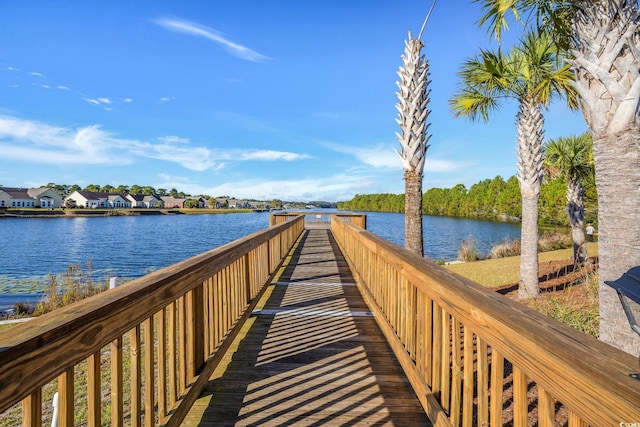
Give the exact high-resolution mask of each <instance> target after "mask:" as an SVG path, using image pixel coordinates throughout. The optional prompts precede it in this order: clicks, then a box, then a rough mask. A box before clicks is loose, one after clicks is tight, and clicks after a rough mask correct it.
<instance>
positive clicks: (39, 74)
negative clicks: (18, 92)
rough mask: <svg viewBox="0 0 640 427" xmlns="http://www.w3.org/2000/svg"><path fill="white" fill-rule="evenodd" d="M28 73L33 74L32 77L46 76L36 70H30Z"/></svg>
mask: <svg viewBox="0 0 640 427" xmlns="http://www.w3.org/2000/svg"><path fill="white" fill-rule="evenodd" d="M29 75H31V76H34V77H41V78H43V79H44V78H46V77H45V76H44V74H42V73H38V72H36V71H32V72H30V73H29Z"/></svg>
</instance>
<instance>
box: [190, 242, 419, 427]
mask: <svg viewBox="0 0 640 427" xmlns="http://www.w3.org/2000/svg"><path fill="white" fill-rule="evenodd" d="M287 259H289V261H290V262H289V263H288V264H287V265H284V266H283V267H282V268H281V273H280V274H279V276H278V277H276V279H275V280H274V282H275V283H274V284H273V285H271V286H270V287H269V289H268V293H267V294H265V296H264V297H263V299H262V300H261V302H260V304H259V306H258V307H257V309H256V310H254V314H253V316H252V317H251V318H250V319H249V321H248V322H247V325H246V326H245V327H244V330H243V333H242V334H240V335H239V336H238V337H237V339H236V340H234V343H233V348H231V349H230V350H229V351H228V352H227V355H226V356H225V360H224V363H223V364H221V366H220V367H219V369H218V370H216V371H215V372H214V373H213V374H212V375H211V376H210V378H209V380H208V381H207V385H206V387H205V389H204V392H203V394H202V395H201V397H200V399H198V401H197V402H196V403H195V404H194V406H193V408H192V410H191V412H190V413H189V415H187V417H186V419H185V422H184V425H185V426H191V425H193V426H195V425H197V426H207V425H212V426H213V425H215V426H227V425H264V426H277V425H291V424H295V423H299V424H301V425H328V426H329V425H405V426H408V425H411V426H414V425H415V426H419V425H431V423H430V421H429V420H428V419H427V417H426V416H425V414H424V412H423V410H422V408H421V405H420V403H419V401H418V399H417V397H416V396H415V394H414V393H413V391H412V390H411V387H410V385H409V384H408V382H407V380H406V378H405V376H404V374H403V372H402V370H401V368H400V365H399V363H398V362H397V361H396V359H395V357H394V355H393V352H392V351H391V349H390V348H389V346H388V345H387V344H386V340H385V338H384V336H383V334H382V333H381V331H380V329H379V328H378V326H377V325H376V322H375V319H374V318H373V317H372V316H371V314H370V312H369V309H368V307H367V305H366V303H365V302H364V300H363V299H362V297H361V296H360V293H359V291H358V288H357V287H356V286H355V285H354V280H353V277H351V274H350V272H349V268H348V266H347V264H346V262H345V260H344V259H343V258H342V256H341V254H340V252H339V251H338V249H337V246H336V244H335V242H334V241H333V239H332V238H331V235H330V233H329V232H328V231H327V230H320V229H313V230H308V231H306V232H305V234H304V235H303V237H302V240H301V244H300V245H298V246H297V247H296V248H295V250H294V251H293V253H291V254H290V255H289V256H288V257H287ZM225 342H226V340H225Z"/></svg>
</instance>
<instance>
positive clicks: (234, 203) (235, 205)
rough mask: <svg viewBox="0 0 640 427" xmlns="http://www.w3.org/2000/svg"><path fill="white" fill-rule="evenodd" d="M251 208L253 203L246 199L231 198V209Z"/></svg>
mask: <svg viewBox="0 0 640 427" xmlns="http://www.w3.org/2000/svg"><path fill="white" fill-rule="evenodd" d="M250 208H251V204H250V203H249V202H247V201H246V200H236V199H230V200H229V209H250Z"/></svg>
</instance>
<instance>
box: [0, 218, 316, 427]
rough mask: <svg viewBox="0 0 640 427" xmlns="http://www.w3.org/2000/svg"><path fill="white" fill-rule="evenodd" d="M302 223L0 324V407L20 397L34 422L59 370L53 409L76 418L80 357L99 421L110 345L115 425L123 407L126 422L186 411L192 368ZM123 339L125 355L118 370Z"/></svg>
mask: <svg viewBox="0 0 640 427" xmlns="http://www.w3.org/2000/svg"><path fill="white" fill-rule="evenodd" d="M303 230H304V222H303V217H301V216H300V217H298V218H295V219H293V220H291V221H288V222H286V223H282V224H278V225H276V226H273V227H270V228H268V229H265V230H263V231H260V232H257V233H254V234H251V235H249V236H246V237H244V238H241V239H238V240H236V241H234V242H231V243H228V244H226V245H224V246H221V247H219V248H216V249H213V250H210V251H208V252H205V253H203V254H200V255H197V256H195V257H192V258H189V259H187V260H185V261H182V262H179V263H177V264H174V265H171V266H169V267H166V268H164V269H162V270H159V271H157V272H154V273H151V274H148V275H146V276H144V277H141V278H139V279H136V280H133V281H131V282H129V283H127V284H125V285H123V286H120V287H118V288H115V289H112V290H109V291H105V292H103V293H100V294H98V295H95V296H93V297H90V298H87V299H85V300H82V301H80V302H77V303H75V304H72V305H69V306H66V307H63V308H60V309H58V310H55V311H53V312H51V313H48V314H45V315H43V316H40V317H38V318H35V319H33V320H31V321H29V322H27V323H23V324H21V325H18V326H15V327H12V328H10V329H8V330H6V331H3V332H2V334H1V336H0V413H2V412H4V411H6V410H7V409H8V408H10V407H12V406H13V405H14V404H16V403H18V402H20V401H21V400H23V399H24V400H23V404H22V407H23V425H33V426H38V425H40V423H41V419H42V388H43V386H45V384H47V383H49V382H50V381H52V380H54V379H55V378H56V377H58V392H59V399H60V402H59V407H60V418H61V420H62V421H63V422H64V423H66V424H67V425H73V424H74V390H73V388H74V380H73V378H74V367H76V365H78V364H79V363H80V362H83V361H85V360H86V361H87V363H88V368H87V371H88V383H89V384H88V392H87V396H88V402H87V405H88V411H87V412H88V418H89V425H93V424H97V425H100V417H101V407H102V406H105V405H106V406H109V404H108V403H101V398H100V396H101V394H102V391H101V388H100V366H101V358H103V359H104V358H105V357H106V356H105V354H106V353H107V352H106V351H105V348H107V349H109V352H108V356H109V358H110V360H111V379H110V381H111V395H112V399H111V403H110V408H111V409H110V412H111V424H112V425H122V423H123V418H124V412H127V411H128V412H129V413H130V416H131V419H132V425H137V424H138V422H141V420H143V419H144V422H145V424H146V425H157V424H168V425H175V424H177V423H179V422H180V420H179V417H177V416H176V414H180V415H181V416H182V415H183V414H184V413H185V411H186V409H184V408H180V405H181V403H182V402H183V401H192V400H193V399H194V398H195V397H197V395H198V394H199V390H196V389H195V388H194V384H195V383H197V382H198V375H199V374H202V373H203V372H205V371H206V364H207V362H208V361H210V360H211V359H212V357H218V358H219V357H220V356H219V354H218V353H219V351H220V349H221V348H222V347H224V344H225V343H224V341H225V336H228V335H229V334H230V331H231V330H232V328H233V327H234V325H235V324H236V323H237V322H238V320H239V319H241V318H242V317H243V316H245V317H246V313H247V311H250V310H249V309H250V308H251V304H253V303H255V301H256V300H257V296H259V294H260V292H261V290H262V289H263V288H264V285H265V284H266V283H268V281H269V279H270V276H271V275H272V273H274V272H275V271H276V269H277V268H278V266H279V265H280V264H281V262H282V260H283V259H284V257H285V256H286V254H287V253H288V251H289V250H290V248H291V247H292V246H293V245H294V243H295V241H296V240H297V238H298V237H299V236H300V234H301V233H302V231H303ZM123 342H124V343H125V344H128V345H129V347H130V355H129V356H130V359H131V362H130V366H127V367H126V369H124V370H123ZM125 359H128V358H127V357H125ZM143 360H144V371H143V370H142V368H141V365H142V361H143ZM154 370H155V373H154ZM125 371H126V372H128V375H129V376H128V378H127V380H129V379H130V381H131V391H130V393H131V399H130V409H127V411H125V410H124V409H123V395H124V394H125V393H128V391H125V390H124V389H123V379H124V378H123V377H124V376H125V375H126V372H125ZM167 372H168V375H167ZM198 385H199V386H204V383H203V382H202V381H200V382H199V383H198ZM143 391H144V393H143ZM194 396H195V397H194ZM143 397H144V402H142V398H143ZM143 405H144V406H143ZM150 414H153V415H150ZM96 419H97V421H96ZM133 420H135V421H136V422H133ZM61 425H64V424H61Z"/></svg>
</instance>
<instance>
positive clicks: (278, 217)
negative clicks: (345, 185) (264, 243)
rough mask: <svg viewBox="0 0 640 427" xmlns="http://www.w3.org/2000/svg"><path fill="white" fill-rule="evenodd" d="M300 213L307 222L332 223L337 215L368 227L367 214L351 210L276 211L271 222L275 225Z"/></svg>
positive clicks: (270, 216)
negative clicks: (350, 211) (351, 211)
mask: <svg viewBox="0 0 640 427" xmlns="http://www.w3.org/2000/svg"><path fill="white" fill-rule="evenodd" d="M298 215H304V217H305V223H307V224H318V223H325V224H327V225H328V224H330V223H331V218H333V217H334V216H337V217H338V218H342V219H343V220H345V221H347V222H350V223H352V224H355V225H357V226H358V227H360V228H364V229H366V228H367V215H365V214H359V213H349V212H325V211H299V212H275V213H271V214H270V215H269V224H270V225H275V224H280V223H282V222H285V221H289V220H290V219H291V218H295V217H297V216H298Z"/></svg>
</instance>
